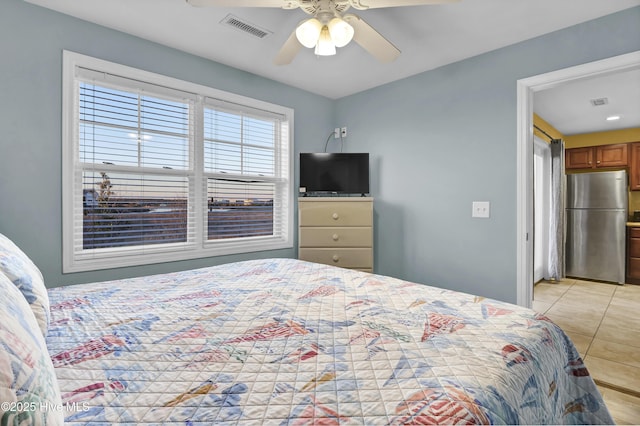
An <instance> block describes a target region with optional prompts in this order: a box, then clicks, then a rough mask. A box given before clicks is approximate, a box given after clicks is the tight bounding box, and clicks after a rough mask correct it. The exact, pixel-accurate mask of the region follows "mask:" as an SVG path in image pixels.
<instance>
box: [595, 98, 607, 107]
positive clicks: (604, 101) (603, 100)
mask: <svg viewBox="0 0 640 426" xmlns="http://www.w3.org/2000/svg"><path fill="white" fill-rule="evenodd" d="M608 103H609V99H607V98H598V99H591V105H593V106H595V107H597V106H602V105H606V104H608Z"/></svg>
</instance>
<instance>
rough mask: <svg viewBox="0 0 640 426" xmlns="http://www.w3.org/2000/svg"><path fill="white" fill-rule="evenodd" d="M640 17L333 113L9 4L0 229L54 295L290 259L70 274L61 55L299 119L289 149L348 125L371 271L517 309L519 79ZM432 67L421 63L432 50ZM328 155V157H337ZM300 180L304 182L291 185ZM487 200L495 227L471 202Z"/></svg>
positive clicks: (581, 57)
mask: <svg viewBox="0 0 640 426" xmlns="http://www.w3.org/2000/svg"><path fill="white" fill-rule="evenodd" d="M639 22H640V8H634V9H629V10H626V11H623V12H620V13H617V14H613V15H610V16H607V17H604V18H601V19H597V20H594V21H590V22H587V23H584V24H581V25H577V26H575V27H571V28H567V29H564V30H561V31H558V32H554V33H551V34H547V35H545V36H542V37H539V38H536V39H532V40H529V41H526V42H523V43H519V44H516V45H513V46H509V47H506V48H503V49H499V50H496V51H493V52H489V53H487V54H484V55H480V56H477V57H474V58H470V59H468V60H464V61H461V62H457V63H454V64H451V65H448V66H445V67H442V68H439V69H436V70H433V71H429V72H425V73H422V74H419V75H417V76H414V77H411V78H407V79H404V80H401V81H398V82H395V83H391V84H388V85H385V86H381V87H378V88H375V89H372V90H369V91H366V92H363V93H359V94H356V95H353V96H350V97H346V98H343V99H340V100H338V101H332V100H329V99H327V98H323V97H320V96H316V95H313V94H310V93H308V92H305V91H301V90H298V89H294V88H291V87H289V86H286V85H283V84H280V83H276V82H274V81H271V80H267V79H264V78H261V77H257V76H255V75H252V74H249V73H245V72H242V71H238V70H236V69H233V68H230V67H226V66H224V65H221V64H218V63H214V62H211V61H208V60H205V59H202V58H199V57H195V56H192V55H189V54H186V53H183V52H180V51H177V50H173V49H169V48H167V47H164V46H160V45H157V44H154V43H151V42H148V41H145V40H142V39H139V38H135V37H132V36H129V35H126V34H123V33H120V32H117V31H113V30H109V29H106V28H103V27H100V26H97V25H94V24H91V23H87V22H84V21H81V20H77V19H74V18H71V17H68V16H66V15H62V14H58V13H56V12H52V11H50V10H47V9H43V8H40V7H37V6H33V5H30V4H28V3H25V2H23V1H22V0H2V4H1V5H0V58H1V61H2V66H0V128H1V129H2V132H1V134H0V200H2V201H1V202H0V232H2V233H4V234H6V235H8V236H9V237H11V238H12V239H14V240H15V241H16V243H18V244H19V245H20V246H22V247H23V248H24V250H25V251H26V252H27V253H28V254H29V255H30V256H31V257H32V258H33V259H34V261H35V262H36V264H38V266H39V267H40V268H41V270H42V271H43V273H44V275H45V279H46V281H47V284H48V285H50V286H56V285H61V284H70V283H78V282H87V281H94V280H102V279H111V278H114V279H115V278H121V277H127V276H134V275H143V274H148V273H161V272H167V271H172V270H179V269H187V268H191V267H200V266H206V265H213V264H219V263H225V262H230V261H235V260H242V259H249V258H255V257H267V256H280V257H295V255H296V250H295V248H294V249H291V250H279V251H276V252H262V253H250V254H247V255H240V256H227V257H220V258H208V259H200V260H194V261H188V262H174V263H168V264H162V265H151V266H147V267H137V268H124V269H121V270H109V271H96V272H90V273H80V274H71V275H63V274H62V273H61V246H62V242H61V241H62V238H61V223H62V213H61V69H62V50H63V49H67V50H72V51H76V52H79V53H83V54H87V55H91V56H95V57H98V58H101V59H105V60H109V61H113V62H118V63H122V64H125V65H129V66H133V67H136V68H141V69H144V70H148V71H152V72H156V73H160V74H165V75H169V76H172V77H176V78H180V79H184V80H188V81H192V82H195V83H198V84H204V85H208V86H211V87H215V88H218V89H221V90H226V91H229V92H233V93H238V94H241V95H246V96H251V97H254V98H257V99H261V100H265V101H268V102H273V103H276V104H280V105H285V106H288V107H291V108H294V109H295V152H296V154H297V153H299V152H302V151H320V150H322V149H323V148H324V143H325V141H326V138H327V135H328V134H329V132H331V130H332V129H333V128H334V127H336V126H343V125H346V126H348V128H349V137H348V138H347V139H346V141H345V151H351V152H357V151H366V152H370V153H371V158H372V195H373V196H374V197H375V198H376V207H375V225H376V230H375V244H376V248H375V262H376V272H379V273H382V274H386V275H393V276H398V277H401V278H404V279H409V280H412V281H417V282H423V283H428V284H434V285H438V286H442V287H447V288H451V289H455V290H461V291H467V292H470V293H474V294H480V295H484V296H488V297H494V298H498V299H502V300H506V301H511V302H515V300H516V81H517V80H518V79H521V78H525V77H529V76H532V75H536V74H540V73H544V72H548V71H552V70H557V69H561V68H566V67H569V66H573V65H577V64H582V63H586V62H590V61H594V60H598V59H602V58H607V57H611V56H615V55H619V54H623V53H627V52H631V51H635V50H640V25H638V23H639ZM425 54H428V52H425ZM331 148H333V147H331ZM296 179H297V176H296ZM472 201H490V202H491V218H490V219H484V220H483V219H472V218H471V202H472Z"/></svg>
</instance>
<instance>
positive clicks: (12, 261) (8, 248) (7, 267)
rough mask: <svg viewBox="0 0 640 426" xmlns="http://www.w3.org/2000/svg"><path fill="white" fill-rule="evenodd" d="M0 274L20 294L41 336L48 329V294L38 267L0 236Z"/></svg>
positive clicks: (9, 241)
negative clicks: (26, 303)
mask: <svg viewBox="0 0 640 426" xmlns="http://www.w3.org/2000/svg"><path fill="white" fill-rule="evenodd" d="M0 273H4V275H6V276H7V278H9V280H11V281H12V282H13V284H15V286H16V287H18V289H19V290H20V291H21V292H22V294H23V295H24V298H25V299H27V302H28V303H29V305H30V306H31V309H32V310H33V314H34V315H35V317H36V320H37V321H38V325H39V326H40V330H41V332H42V335H43V336H46V335H47V329H48V328H49V319H50V315H51V314H50V312H49V294H48V293H47V288H46V287H45V286H44V279H43V278H42V273H41V272H40V270H39V269H38V267H37V266H36V265H35V264H34V263H33V262H32V261H31V259H29V257H28V256H27V255H26V254H25V253H24V252H23V251H22V250H20V248H19V247H18V246H16V245H15V244H14V242H13V241H11V240H10V239H9V238H7V237H6V236H4V235H2V234H0Z"/></svg>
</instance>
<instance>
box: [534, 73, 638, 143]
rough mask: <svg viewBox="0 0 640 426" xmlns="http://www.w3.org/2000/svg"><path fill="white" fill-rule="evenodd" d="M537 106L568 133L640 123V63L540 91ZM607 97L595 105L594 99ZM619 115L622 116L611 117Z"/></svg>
mask: <svg viewBox="0 0 640 426" xmlns="http://www.w3.org/2000/svg"><path fill="white" fill-rule="evenodd" d="M533 98H534V99H533V109H534V111H535V112H536V114H538V115H539V116H540V117H542V118H543V119H545V120H546V121H547V122H549V124H551V125H552V126H553V127H555V128H556V129H557V130H558V131H559V132H560V133H562V134H563V135H565V136H568V135H575V134H580V133H592V132H603V131H607V130H618V129H626V128H630V127H640V65H639V67H638V69H634V70H631V71H626V72H618V73H615V74H610V75H605V76H601V77H596V78H588V79H582V80H576V81H571V82H568V83H564V84H563V85H561V86H559V87H556V88H553V89H548V90H543V91H541V92H537V93H535V94H534V97H533ZM602 98H606V103H605V104H604V105H601V106H594V105H593V104H592V102H591V101H592V100H594V99H602ZM613 115H618V116H620V120H617V121H607V117H610V116H613Z"/></svg>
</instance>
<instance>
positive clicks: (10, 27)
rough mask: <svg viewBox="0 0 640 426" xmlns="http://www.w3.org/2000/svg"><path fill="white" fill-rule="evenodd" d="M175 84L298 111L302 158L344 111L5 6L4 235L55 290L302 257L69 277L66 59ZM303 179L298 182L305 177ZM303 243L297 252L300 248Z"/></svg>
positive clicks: (49, 14)
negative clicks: (65, 258) (65, 265)
mask: <svg viewBox="0 0 640 426" xmlns="http://www.w3.org/2000/svg"><path fill="white" fill-rule="evenodd" d="M63 49H66V50H71V51H74V52H78V53H82V54H85V55H90V56H94V57H97V58H100V59H105V60H108V61H112V62H117V63H120V64H124V65H128V66H132V67H136V68H140V69H143V70H147V71H151V72H155V73H159V74H164V75H168V76H171V77H175V78H179V79H183V80H187V81H191V82H194V83H198V84H203V85H206V86H210V87H214V88H216V89H220V90H225V91H228V92H233V93H237V94H240V95H245V96H250V97H253V98H256V99H260V100H264V101H267V102H272V103H275V104H279V105H284V106H287V107H290V108H293V109H295V118H294V120H295V123H294V125H295V129H294V131H295V134H294V143H295V153H296V156H297V153H298V152H300V151H319V150H322V149H323V148H324V143H325V141H326V137H327V135H328V134H329V132H331V131H332V129H333V111H332V107H333V104H334V102H333V101H332V100H330V99H328V98H324V97H321V96H317V95H314V94H311V93H308V92H305V91H302V90H299V89H295V88H292V87H290V86H287V85H283V84H280V83H276V82H274V81H272V80H268V79H265V78H262V77H258V76H256V75H253V74H250V73H246V72H242V71H239V70H237V69H234V68H230V67H227V66H224V65H221V64H218V63H215V62H211V61H208V60H205V59H202V58H200V57H196V56H193V55H189V54H186V53H184V52H180V51H178V50H174V49H170V48H167V47H164V46H161V45H158V44H155V43H151V42H149V41H146V40H143V39H140V38H136V37H132V36H129V35H127V34H123V33H121V32H117V31H113V30H110V29H107V28H104V27H101V26H98V25H94V24H91V23H88V22H85V21H82V20H78V19H75V18H72V17H69V16H67V15H63V14H59V13H56V12H53V11H50V10H48V9H45V8H41V7H38V6H33V5H31V4H29V3H26V2H24V1H22V0H2V2H1V3H0V61H1V66H0V129H2V131H1V132H0V200H1V201H0V233H3V234H5V235H7V236H8V237H10V238H11V239H13V240H14V241H15V242H16V244H18V245H19V246H20V247H22V248H23V250H24V251H25V252H26V253H27V254H28V255H29V256H30V257H31V258H32V259H33V260H34V262H35V263H36V264H37V265H38V266H39V267H40V269H41V271H42V273H43V275H44V276H45V281H46V283H47V285H48V286H58V285H61V284H71V283H79V282H88V281H96V280H105V279H112V278H113V279H115V278H122V277H128V276H136V275H145V274H149V273H162V272H168V271H173V270H181V269H189V268H196V267H203V266H209V265H214V264H220V263H226V262H231V261H236V260H244V259H251V258H256V257H295V256H296V253H297V251H296V248H295V247H294V248H292V249H287V250H278V251H271V252H259V253H249V254H246V255H237V256H225V257H217V258H207V259H198V260H193V261H186V262H172V263H167V264H160V265H150V266H146V267H135V268H124V269H119V270H107V271H96V272H89V273H79V274H69V275H63V274H62V254H61V253H62V229H61V228H62V207H61V198H62V187H61V185H62V184H61V180H62V174H61V161H62V141H61V126H62V124H61V122H62V112H61V105H62V98H61V92H62V88H61V85H62V50H63ZM296 179H297V176H296ZM296 244H297V243H296Z"/></svg>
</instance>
